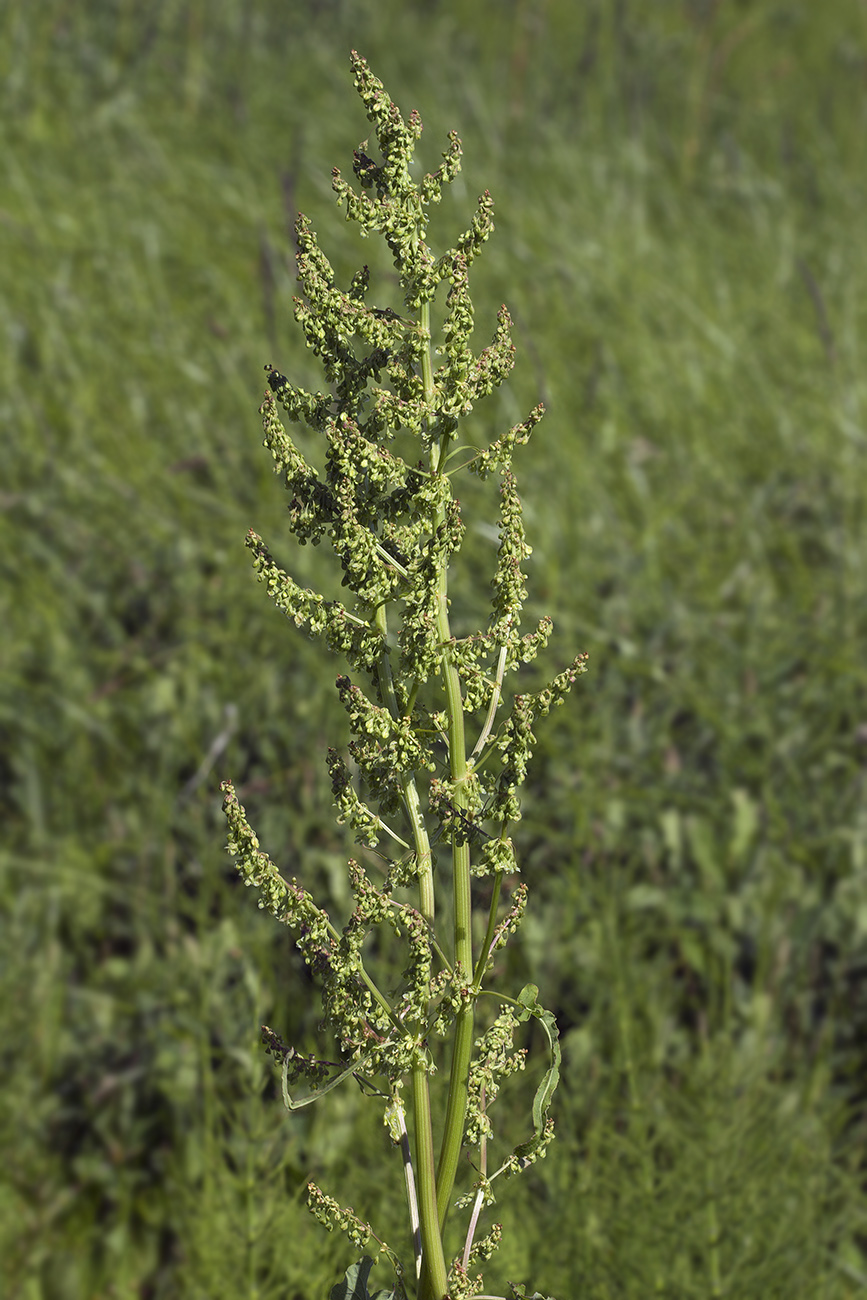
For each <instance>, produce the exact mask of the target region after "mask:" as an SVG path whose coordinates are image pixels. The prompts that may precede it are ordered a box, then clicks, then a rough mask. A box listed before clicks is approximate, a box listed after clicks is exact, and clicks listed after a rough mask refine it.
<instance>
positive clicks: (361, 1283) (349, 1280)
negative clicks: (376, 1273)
mask: <svg viewBox="0 0 867 1300" xmlns="http://www.w3.org/2000/svg"><path fill="white" fill-rule="evenodd" d="M373 1264H374V1261H373V1260H372V1259H371V1258H370V1256H369V1255H364V1256H362V1258H361V1259H359V1260H357V1261H356V1263H354V1264H350V1266H349V1268H348V1269H347V1270H346V1276H345V1277H344V1279H343V1281H342V1282H338V1283H337V1284H336V1285H335V1286H333V1287H332V1288H331V1300H398V1292H397V1289H396V1288H395V1289H393V1290H391V1291H377V1292H376V1293H375V1294H374V1295H371V1294H370V1292H369V1291H368V1289H367V1279H368V1278H369V1277H370V1270H371V1269H372V1268H373Z"/></svg>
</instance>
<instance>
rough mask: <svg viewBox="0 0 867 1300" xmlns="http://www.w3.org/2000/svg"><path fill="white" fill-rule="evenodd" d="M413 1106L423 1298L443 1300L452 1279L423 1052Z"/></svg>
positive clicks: (414, 1081)
mask: <svg viewBox="0 0 867 1300" xmlns="http://www.w3.org/2000/svg"><path fill="white" fill-rule="evenodd" d="M412 1106H413V1114H414V1116H415V1160H416V1175H417V1178H418V1208H419V1219H420V1227H421V1243H422V1250H423V1252H424V1274H423V1280H422V1289H421V1291H420V1295H425V1296H427V1297H430V1300H444V1297H445V1296H446V1295H447V1294H448V1289H449V1280H448V1272H447V1270H446V1261H445V1255H444V1254H443V1240H442V1233H441V1232H440V1228H439V1224H438V1222H437V1192H436V1176H435V1174H434V1154H433V1131H432V1128H431V1114H430V1093H429V1091H428V1077H427V1069H426V1067H425V1061H424V1058H423V1056H422V1054H421V1051H419V1052H417V1053H416V1057H415V1060H414V1061H413V1066H412Z"/></svg>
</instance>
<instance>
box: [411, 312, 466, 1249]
mask: <svg viewBox="0 0 867 1300" xmlns="http://www.w3.org/2000/svg"><path fill="white" fill-rule="evenodd" d="M419 323H420V325H421V328H422V329H423V330H424V331H425V332H426V333H427V335H428V337H429V336H430V306H429V304H427V303H425V304H424V305H423V306H422V309H421V313H420V321H419ZM422 379H423V382H424V387H425V399H426V401H427V404H428V408H429V409H430V410H431V411H433V409H434V405H435V398H436V394H435V392H434V384H433V366H432V360H431V355H430V345H429V344H428V347H427V348H426V349H425V351H424V353H423V355H422ZM447 445H448V439H447V437H446V436H445V435H444V436H443V438H442V439H441V440H440V441H439V442H438V443H436V444H435V445H434V447H433V448H432V451H431V473H433V474H440V473H442V470H443V468H444V466H445V461H446V454H447ZM444 523H445V510H444V509H440V510H439V511H438V512H437V516H436V518H435V520H434V530H436V529H437V528H439V527H441V525H442V524H444ZM436 595H437V614H436V620H437V637H438V640H439V643H440V646H441V647H442V675H443V685H444V687H445V693H446V714H447V717H448V746H449V771H450V776H451V779H452V787H453V791H454V794H453V799H454V804H455V807H456V808H457V809H458V810H459V811H461V810H463V809H465V808H466V807H467V803H468V800H467V791H466V782H467V776H468V768H467V747H466V737H465V734H464V706H463V699H462V698H461V680H460V676H459V674H458V670H457V668H456V667H455V664H454V661H453V658H452V653H451V648H450V647H451V639H452V633H451V625H450V622H449V599H448V569H447V564H446V562H445V560H444V561H443V562H442V564H441V565H440V569H439V573H438V574H437V591H436ZM452 874H453V880H454V917H455V921H454V924H455V929H454V954H455V965H456V966H457V965H459V966H460V968H461V970H462V972H463V974H464V977H465V978H466V979H467V980H471V979H472V977H473V943H472V915H471V910H472V900H471V892H470V849H469V845H468V844H457V843H455V842H454V839H453V841H452ZM474 1013H475V1007H474V999H473V998H472V997H469V998H468V999H467V1000H466V1002H464V1003H463V1005H462V1006H461V1009H460V1011H459V1012H458V1014H457V1017H456V1020H455V1036H454V1044H453V1047H452V1061H451V1070H450V1074H449V1094H448V1104H447V1108H446V1118H445V1128H444V1130H443V1140H442V1147H441V1148H440V1158H439V1166H438V1168H437V1216H438V1221H439V1225H440V1231H442V1228H443V1226H444V1224H445V1221H446V1216H447V1214H448V1208H449V1201H450V1199H451V1195H452V1188H453V1187H454V1182H455V1175H456V1174H457V1169H458V1160H459V1158H460V1153H461V1145H462V1143H463V1138H464V1126H465V1124H466V1115H467V1096H468V1084H469V1071H470V1058H471V1056H472V1051H473V1034H474V1018H475V1014H474Z"/></svg>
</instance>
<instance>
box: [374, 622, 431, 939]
mask: <svg viewBox="0 0 867 1300" xmlns="http://www.w3.org/2000/svg"><path fill="white" fill-rule="evenodd" d="M375 621H376V626H377V628H378V629H379V631H380V632H381V633H382V638H383V642H385V641H386V638H387V636H388V618H387V614H386V609H385V606H384V605H381V606H380V607H379V609H378V610H377V611H376V616H375ZM377 673H378V677H379V689H380V691H381V693H382V698H383V700H384V702H385V704H386V706H387V708H388V711H389V713H390V714H391V716H392V717H393V718H399V717H400V705H399V704H398V700H397V691H396V690H395V688H394V676H393V674H392V671H391V662H390V660H389V657H388V650H387V649H386V650H384V651H383V653H382V656H381V658H380V661H379V666H378V669H377ZM400 786H401V792H402V794H403V806H404V808H405V809H406V815H407V818H408V819H409V824H410V826H411V827H412V838H413V842H414V844H415V853H416V862H417V870H418V895H419V911H420V912H421V914H422V916H423V917H424V919H425V920H426V921H427V923H428V925H429V926H431V928H433V923H434V915H435V911H436V908H435V903H434V884H433V865H432V859H431V851H430V840H429V838H428V833H427V827H426V826H425V824H424V818H423V816H422V811H421V800H420V799H419V794H418V786H417V785H416V783H415V777H414V776H413V774H412V773H411V772H404V773H403V774H402V775H401V778H400Z"/></svg>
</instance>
